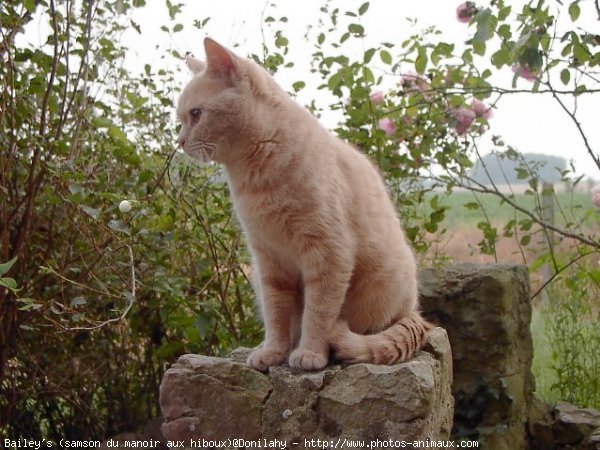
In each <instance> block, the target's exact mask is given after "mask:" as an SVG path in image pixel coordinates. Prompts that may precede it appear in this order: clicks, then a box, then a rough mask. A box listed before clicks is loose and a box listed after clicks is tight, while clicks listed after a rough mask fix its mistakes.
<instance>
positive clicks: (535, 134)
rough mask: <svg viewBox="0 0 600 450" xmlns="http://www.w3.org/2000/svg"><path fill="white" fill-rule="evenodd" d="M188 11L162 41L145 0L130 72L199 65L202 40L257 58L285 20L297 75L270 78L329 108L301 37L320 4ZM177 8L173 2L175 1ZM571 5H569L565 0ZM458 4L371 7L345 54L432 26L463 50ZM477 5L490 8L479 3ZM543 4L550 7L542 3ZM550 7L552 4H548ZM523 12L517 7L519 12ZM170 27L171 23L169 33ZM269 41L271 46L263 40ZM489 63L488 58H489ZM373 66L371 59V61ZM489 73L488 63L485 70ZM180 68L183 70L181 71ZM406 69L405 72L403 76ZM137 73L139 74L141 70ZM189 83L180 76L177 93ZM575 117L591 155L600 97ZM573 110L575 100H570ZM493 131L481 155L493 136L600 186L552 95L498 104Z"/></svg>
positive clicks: (225, 5) (583, 104)
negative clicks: (561, 163)
mask: <svg viewBox="0 0 600 450" xmlns="http://www.w3.org/2000/svg"><path fill="white" fill-rule="evenodd" d="M180 1H181V2H182V3H184V4H185V6H184V8H183V12H182V14H180V15H179V16H178V18H177V19H178V20H177V21H178V22H181V23H182V24H183V25H184V26H185V27H184V30H183V31H182V32H179V33H174V34H171V35H169V34H167V33H164V32H162V31H161V30H160V27H161V26H162V25H164V24H165V23H166V22H167V21H168V13H167V8H166V6H165V1H163V0H147V5H146V7H144V8H141V9H138V10H136V12H135V15H134V20H135V21H136V22H137V23H138V24H139V25H140V27H141V34H138V33H137V32H136V31H135V30H133V28H132V29H131V30H129V31H127V32H126V33H125V34H124V36H123V39H125V40H126V44H127V45H128V47H129V48H130V49H131V51H130V53H129V54H128V55H129V58H128V59H129V61H128V63H129V64H131V66H132V69H133V70H135V69H136V67H135V65H136V64H139V63H140V62H141V63H142V64H143V63H146V62H152V64H153V65H154V66H155V67H156V66H158V67H160V66H161V65H166V64H168V65H172V64H175V63H174V62H173V60H172V59H164V58H162V57H161V56H162V55H163V54H164V51H161V50H164V49H165V48H173V47H174V48H175V49H177V50H178V51H179V52H180V53H182V54H185V52H186V51H191V52H192V53H194V54H195V56H197V57H199V58H201V59H202V57H203V56H204V55H203V47H202V40H203V38H204V37H205V36H210V37H212V38H213V39H215V40H217V41H218V42H220V43H221V44H223V45H226V46H233V45H234V44H238V46H237V47H236V49H235V51H236V53H238V54H240V55H247V54H250V53H257V54H261V53H262V52H261V44H262V42H263V32H264V33H265V34H268V33H269V31H268V30H267V29H265V28H264V26H263V22H262V19H263V17H266V16H269V15H271V16H274V17H276V18H278V17H281V16H286V17H287V18H288V22H287V23H286V24H285V25H283V29H284V30H285V35H286V37H287V38H288V39H289V41H290V56H289V59H290V60H292V61H294V63H295V67H294V68H293V69H290V70H287V71H283V72H282V71H280V72H278V73H277V74H276V75H275V78H276V79H277V81H278V82H279V83H280V84H281V85H282V86H283V87H284V88H285V89H287V90H288V91H291V84H292V83H293V82H295V81H298V80H305V81H306V82H307V87H306V89H305V90H304V91H303V92H302V93H301V95H299V97H298V101H299V102H300V103H304V104H306V103H308V102H309V101H310V100H311V99H312V98H314V97H320V98H321V100H323V101H322V102H320V104H321V105H322V106H325V105H326V104H327V101H328V99H327V96H326V93H324V91H318V90H317V89H316V88H317V85H318V84H319V80H318V79H317V78H315V77H314V76H312V75H311V74H310V61H311V53H312V51H313V48H312V46H311V45H310V44H307V41H306V39H305V37H304V35H305V33H306V31H307V28H308V27H310V26H312V27H318V19H319V18H320V17H324V16H323V14H322V13H320V11H319V9H320V7H321V6H322V4H323V3H324V2H323V0H304V1H298V0H275V1H265V0H193V1H192V0H180ZM172 2H173V3H176V2H177V0H172ZM364 2H365V0H330V2H329V3H330V9H333V8H334V7H336V6H337V7H340V9H341V10H342V11H346V10H352V11H356V10H358V7H359V6H360V5H361V4H362V3H364ZM564 2H565V3H569V0H564ZM460 3H461V2H460V1H455V0H452V1H450V0H419V1H398V0H371V2H370V8H369V10H368V12H367V13H366V15H365V16H363V17H362V18H361V20H362V22H361V23H362V24H363V25H364V27H365V30H366V34H367V37H366V38H365V41H364V42H363V43H361V45H362V47H361V46H355V47H354V48H346V49H345V51H348V52H353V51H355V52H360V53H359V54H362V50H363V48H368V46H369V45H376V44H378V43H380V42H383V41H388V42H394V43H397V44H399V43H401V42H402V41H403V40H405V39H406V38H408V37H409V36H410V35H412V34H415V33H416V32H418V31H419V30H421V29H424V28H425V27H428V26H432V25H434V26H436V27H437V28H438V29H439V30H440V31H441V33H442V34H441V39H443V40H444V41H445V42H451V43H456V44H457V45H458V46H460V45H462V44H463V43H464V41H465V40H466V39H468V38H469V37H470V36H471V34H472V33H473V29H470V28H469V26H468V24H464V23H460V22H458V21H457V20H456V12H455V11H456V7H457V6H458V4H460ZM479 3H481V4H482V5H483V4H485V3H487V0H486V1H485V2H484V1H483V0H481V1H480V2H479ZM507 3H510V4H512V5H513V11H514V10H515V9H517V8H516V6H515V5H523V4H525V3H526V2H523V1H521V2H519V1H508V2H507ZM547 3H548V2H547ZM549 3H553V2H549ZM580 5H581V6H582V14H581V18H580V21H579V22H577V24H578V25H582V26H584V28H585V29H587V30H588V31H592V32H594V33H595V34H600V20H598V18H597V15H596V14H595V12H594V10H593V9H592V2H591V1H582V2H580ZM519 8H520V6H519ZM208 17H210V21H209V22H208V24H207V25H206V26H205V27H204V28H203V29H202V30H198V29H197V28H195V27H194V26H192V23H193V21H194V20H203V19H205V18H208ZM407 17H411V18H415V19H417V25H416V27H412V26H411V25H410V24H409V22H408V21H407V20H405V18H407ZM569 20H570V19H569V18H568V17H561V18H560V22H559V27H572V25H571V24H570V23H569ZM172 25H173V24H172V23H171V26H172ZM267 39H268V38H267ZM488 58H489V56H488ZM375 59H376V58H374V60H375ZM488 66H489V62H488ZM182 67H183V63H182ZM409 68H410V67H407V68H406V69H407V70H408V69H409ZM138 69H140V70H141V67H139V68H138ZM512 78H513V73H512V72H511V71H510V69H509V68H507V67H505V68H503V69H502V71H500V72H499V73H497V74H494V77H493V78H492V82H493V83H494V84H496V85H499V86H503V87H507V88H510V85H511V82H512ZM188 79H189V75H188V74H187V72H186V71H185V70H183V71H182V72H181V83H182V87H183V86H184V85H185V83H186V82H187V80H188ZM557 85H559V86H562V85H561V84H560V82H558V84H557ZM517 87H518V88H522V89H528V88H530V87H531V84H530V83H528V82H527V81H526V80H523V79H519V80H518V86H517ZM577 101H578V105H577V110H578V117H579V119H580V121H581V125H582V127H583V129H584V130H585V132H586V134H587V137H588V139H589V141H590V144H591V146H592V148H593V149H595V151H596V153H600V127H599V126H598V125H600V120H599V118H600V114H599V112H600V98H599V96H598V94H592V95H584V96H581V97H579V98H578V100H577ZM568 104H569V105H572V99H568ZM338 118H339V117H338V116H336V115H335V114H334V113H324V114H323V116H322V119H321V120H322V121H323V122H324V124H325V125H326V126H328V127H330V128H333V127H334V126H335V124H336V121H337V120H338ZM490 125H491V129H490V131H489V132H488V133H486V136H485V137H484V138H482V141H481V142H480V148H481V149H482V150H483V152H484V153H486V152H487V151H490V150H491V149H492V147H493V146H492V144H491V139H490V138H491V136H492V134H494V135H500V136H502V138H503V141H504V142H505V143H506V144H508V145H511V146H513V147H515V148H517V149H518V150H520V151H521V152H523V153H547V154H551V155H555V156H562V157H564V158H566V159H567V160H573V162H574V164H575V167H576V170H577V172H578V173H579V174H584V175H587V176H589V177H592V178H594V179H600V171H598V169H597V167H596V166H595V165H594V163H593V161H592V159H591V157H590V156H589V155H588V154H587V151H586V149H585V147H584V145H583V141H582V138H581V136H580V135H579V134H578V132H577V129H576V128H575V126H574V124H573V123H572V122H571V121H570V119H569V117H568V116H567V115H566V114H565V113H564V112H563V111H562V110H561V109H560V107H559V105H558V103H557V102H556V101H555V100H554V99H552V97H551V95H531V94H511V95H507V96H505V97H503V98H502V100H501V101H500V102H499V103H498V104H497V109H495V111H494V117H493V118H492V119H491V121H490Z"/></svg>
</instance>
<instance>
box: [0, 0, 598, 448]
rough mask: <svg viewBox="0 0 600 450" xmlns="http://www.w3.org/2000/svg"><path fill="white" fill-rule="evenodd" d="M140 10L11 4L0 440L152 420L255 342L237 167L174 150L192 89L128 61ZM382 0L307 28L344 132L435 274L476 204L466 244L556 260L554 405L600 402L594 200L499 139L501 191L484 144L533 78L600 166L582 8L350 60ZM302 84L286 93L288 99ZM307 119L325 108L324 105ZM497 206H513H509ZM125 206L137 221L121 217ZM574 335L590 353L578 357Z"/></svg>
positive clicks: (2, 51)
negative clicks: (192, 370) (35, 25)
mask: <svg viewBox="0 0 600 450" xmlns="http://www.w3.org/2000/svg"><path fill="white" fill-rule="evenodd" d="M144 3H145V2H144V1H143V0H131V1H129V0H118V1H110V0H107V1H93V0H91V1H90V0H88V1H86V2H77V1H66V0H64V1H58V0H57V1H55V0H45V1H44V0H42V1H40V0H24V1H16V2H4V3H2V4H1V5H0V24H1V29H2V33H1V35H0V37H1V42H0V56H1V57H2V65H1V66H0V123H1V124H2V128H1V129H2V132H0V262H2V263H4V264H2V265H0V286H4V287H0V430H2V434H6V435H10V436H12V438H14V439H16V438H19V437H25V438H30V439H36V438H42V437H44V438H48V439H60V438H61V437H65V436H68V437H69V438H78V437H88V438H91V437H95V438H102V437H105V436H109V435H112V434H115V433H117V432H120V431H123V430H133V429H136V428H138V427H139V426H141V425H142V424H143V423H144V422H145V421H146V420H147V419H148V418H150V417H152V416H155V415H157V414H158V410H157V392H158V384H159V382H160V378H161V375H162V373H163V371H164V370H165V367H167V365H168V364H169V363H170V362H172V361H173V360H174V359H175V358H176V357H177V356H178V355H180V354H182V353H183V352H201V353H206V354H219V353H221V352H224V351H226V350H228V349H230V348H232V347H234V346H237V345H240V344H244V345H253V344H255V343H257V342H258V340H259V339H260V327H259V325H258V324H257V323H256V321H255V319H254V315H253V312H252V294H251V289H250V287H249V283H248V275H249V268H248V257H247V254H246V253H245V250H244V246H243V242H242V241H243V239H242V236H241V235H240V232H239V229H238V227H237V226H236V224H235V220H234V218H233V216H232V211H231V205H230V202H229V198H228V195H227V189H226V184H225V182H224V179H223V176H222V174H221V172H220V171H219V169H218V168H216V167H212V166H210V167H204V168H200V167H195V166H194V165H193V164H192V163H191V162H190V161H188V160H187V159H185V158H184V157H182V155H181V154H180V153H179V152H178V151H177V150H176V148H175V142H176V128H177V124H176V123H175V122H174V120H173V119H174V117H173V109H174V104H173V99H174V98H175V97H176V95H177V90H178V89H179V88H180V87H181V86H178V85H177V83H176V82H175V75H174V73H172V72H170V71H168V70H166V69H162V68H155V67H152V66H150V65H145V66H144V68H143V70H141V71H140V72H139V73H132V72H130V71H127V70H125V68H124V58H125V56H126V52H127V48H126V47H125V46H124V44H123V43H122V42H121V40H120V39H119V36H120V35H121V34H122V33H123V31H124V30H125V29H126V28H127V27H133V28H135V29H137V28H136V27H137V24H136V23H135V22H133V21H132V15H131V11H132V10H133V9H134V8H139V7H144ZM167 6H168V9H169V18H168V19H167V18H165V25H164V31H165V33H167V34H169V33H177V32H179V31H181V29H182V27H183V25H181V24H180V23H178V22H177V20H176V18H177V16H178V14H179V13H180V10H181V5H178V4H175V3H172V2H170V1H167ZM457 6H458V5H457ZM369 7H370V5H369V3H368V2H366V3H364V4H362V5H361V6H360V7H359V8H358V9H356V10H349V11H345V10H340V9H338V8H334V7H333V6H332V5H331V4H330V3H328V2H325V3H324V4H323V6H322V9H321V13H322V15H321V17H320V18H319V21H318V25H317V26H315V27H313V28H311V30H309V31H308V32H307V39H308V41H309V42H310V43H311V44H312V45H313V46H314V52H313V60H312V69H313V72H314V74H315V75H316V76H317V77H318V79H319V80H320V81H319V83H320V86H319V89H320V90H321V92H322V93H323V94H325V93H327V96H325V97H326V98H332V102H331V104H330V105H327V106H326V108H327V109H329V110H334V111H339V112H341V113H342V114H341V117H342V120H341V121H340V123H339V125H338V126H337V128H336V130H335V132H336V133H337V134H338V135H340V136H341V137H342V138H344V139H346V140H348V141H349V142H351V143H353V144H354V145H356V146H357V147H359V148H360V149H361V150H362V151H364V152H365V153H367V154H368V155H369V156H370V157H371V158H372V159H373V160H374V161H375V162H376V163H377V164H378V166H379V167H380V169H381V171H382V173H383V175H384V176H385V178H386V182H387V183H388V185H389V187H390V190H391V192H392V195H393V197H394V199H395V201H396V202H397V204H398V208H399V210H400V213H401V215H402V217H403V219H404V222H405V225H406V229H407V233H408V236H409V238H410V239H411V241H412V242H413V244H414V246H415V248H416V249H417V250H418V251H419V252H420V255H421V258H422V260H423V261H426V262H427V263H428V264H430V263H434V264H444V263H447V262H448V261H449V260H450V259H451V258H450V257H449V255H447V254H443V252H442V253H440V252H437V251H435V252H434V251H432V250H433V249H435V248H437V247H436V245H435V244H436V242H439V241H440V240H443V239H444V236H446V235H447V233H448V225H447V224H451V223H452V220H451V218H452V217H453V216H456V215H457V214H458V215H464V214H465V213H469V214H473V216H474V217H475V219H474V221H475V222H476V223H475V225H476V227H477V229H478V230H479V231H478V233H479V238H478V239H479V240H478V241H477V242H475V243H474V246H473V251H476V252H478V253H479V254H481V255H484V256H488V257H489V258H491V260H498V259H502V256H501V255H499V252H498V245H499V244H501V243H502V242H505V241H506V240H509V241H511V242H513V243H514V244H515V249H516V252H517V257H518V259H519V260H520V261H521V262H523V263H525V264H528V265H529V266H530V268H531V270H532V273H535V272H536V271H537V270H538V269H540V268H547V271H546V272H547V273H546V275H547V276H545V278H543V279H542V280H541V281H540V282H539V283H538V286H537V287H545V286H551V289H550V288H548V289H545V290H544V292H545V293H546V294H545V295H546V298H545V300H544V302H540V305H541V306H540V309H541V310H543V311H544V317H545V318H546V319H545V320H544V322H543V323H542V325H541V326H542V328H543V330H542V333H541V335H543V336H545V339H547V340H549V342H550V343H551V345H552V348H553V354H552V355H550V356H549V357H550V359H551V362H550V365H548V364H547V363H548V361H542V362H540V361H539V360H538V362H537V366H536V370H537V371H538V374H539V375H540V377H542V376H543V375H544V374H547V373H548V371H550V373H551V378H552V380H553V381H552V382H551V383H550V384H549V385H548V386H547V392H546V393H547V395H551V394H552V395H558V396H559V397H561V398H566V399H567V400H571V401H575V402H577V403H579V404H581V405H596V406H598V405H600V389H598V375H597V374H598V373H600V365H599V361H598V358H597V357H596V358H595V359H594V358H591V357H590V351H592V353H593V350H589V349H593V348H594V347H593V345H595V348H598V346H597V344H598V343H600V336H599V334H598V333H599V332H598V329H599V327H598V322H599V320H598V319H599V317H598V311H599V309H598V304H597V299H598V298H600V295H598V294H599V293H600V290H599V285H600V267H599V266H598V257H597V255H598V251H599V250H600V238H599V226H600V222H599V221H600V217H599V214H598V209H596V208H595V207H594V206H593V205H592V204H591V202H590V201H587V202H585V201H584V202H583V203H580V201H579V199H580V197H577V196H575V195H574V194H573V195H567V196H566V197H565V196H560V195H557V194H555V193H554V192H553V191H552V190H551V189H550V188H549V187H547V186H546V187H544V186H543V181H544V179H543V176H542V172H543V171H547V170H548V167H544V165H543V164H542V163H535V162H534V163H532V162H531V161H530V160H528V159H527V158H524V157H523V155H522V154H521V153H519V151H517V150H516V149H514V148H512V147H511V146H510V145H506V144H504V143H503V142H502V139H501V137H499V136H494V138H493V141H494V143H495V144H496V150H495V153H494V155H495V157H496V158H498V159H502V160H507V161H510V162H511V163H512V167H509V168H507V169H505V170H506V171H508V172H510V173H509V174H506V173H505V175H506V178H507V179H509V178H510V177H512V176H513V175H514V176H516V178H517V179H519V180H522V181H524V182H525V183H526V186H527V188H526V190H525V193H524V194H517V193H515V192H514V191H511V190H509V191H504V190H501V189H499V188H498V186H497V185H496V184H495V183H494V182H493V179H491V176H490V173H489V170H487V165H486V164H487V162H486V161H487V160H486V159H484V158H481V157H480V150H479V143H480V139H481V136H482V135H483V134H485V133H491V131H488V130H489V129H490V128H492V129H493V118H492V115H491V111H492V110H493V108H495V107H497V106H498V105H499V104H500V102H501V100H502V98H503V97H504V96H507V95H511V94H512V93H515V92H522V91H523V88H517V80H519V79H521V78H522V79H524V80H529V81H530V84H528V85H527V89H526V91H528V92H530V93H531V95H550V96H552V97H553V98H555V100H556V101H557V102H558V103H559V104H560V105H561V107H562V108H563V110H564V112H565V118H566V119H567V120H566V122H565V126H572V127H575V128H576V129H577V130H578V132H579V133H580V135H581V137H582V140H583V142H584V144H585V145H586V148H587V150H588V153H589V157H590V161H591V162H592V163H593V164H595V165H596V166H598V169H599V172H600V158H599V155H598V152H597V151H595V150H594V149H593V148H592V147H591V145H590V143H589V142H588V140H587V139H586V134H585V130H583V128H582V126H581V124H580V122H579V120H578V118H577V109H576V103H573V102H574V101H576V99H577V98H578V97H579V96H581V95H597V93H598V77H597V67H598V64H599V63H600V52H599V51H598V47H599V45H600V38H599V37H598V36H597V35H595V34H593V33H589V32H587V31H585V30H584V29H582V28H581V27H579V26H578V24H577V20H578V17H579V15H580V2H578V1H574V2H570V3H569V4H565V5H564V6H562V7H560V5H552V7H551V6H549V5H547V4H546V3H545V2H543V1H535V2H530V3H528V4H526V5H525V6H518V7H517V6H513V5H511V3H509V2H504V1H498V0H494V1H491V2H489V4H487V3H485V4H484V3H482V4H478V5H475V4H471V3H469V2H467V4H464V5H461V6H460V8H463V9H460V8H459V13H458V16H459V19H460V20H461V21H464V22H465V36H464V37H465V40H466V41H467V44H466V45H458V44H457V43H452V42H445V41H444V37H443V36H441V35H440V34H439V33H438V32H437V31H436V30H435V29H433V28H429V29H425V30H419V31H418V32H415V34H414V35H413V36H412V37H411V38H410V39H408V40H406V41H405V42H398V43H389V42H382V43H381V44H380V45H378V46H374V47H370V48H364V47H362V48H364V51H363V52H362V54H361V55H360V56H359V57H353V56H350V55H351V54H352V53H351V52H347V51H346V48H347V47H348V46H351V45H354V44H355V43H356V42H358V43H361V42H363V39H364V36H365V35H366V33H367V32H368V30H365V28H364V26H363V25H362V23H361V17H362V16H364V15H365V14H368V11H369ZM371 7H372V6H371ZM460 11H462V12H460ZM269 13H270V15H266V16H265V20H264V27H265V28H264V30H263V31H264V35H265V42H264V49H263V50H264V51H263V54H262V55H250V56H251V57H253V58H254V59H256V60H257V61H259V62H260V63H262V64H263V65H264V66H265V67H267V68H268V69H269V70H271V71H272V72H277V71H285V70H287V69H289V68H290V67H291V66H293V63H291V62H290V61H289V60H288V55H289V48H290V46H291V45H293V44H292V43H290V42H289V40H288V39H287V38H286V35H285V27H286V23H287V18H286V17H278V16H277V14H276V13H277V11H276V9H275V8H272V9H271V10H269ZM559 13H562V14H563V15H568V16H569V18H570V20H571V27H570V29H569V30H568V31H564V30H558V29H557V28H556V21H557V17H558V16H559ZM34 15H40V16H41V17H43V18H44V19H45V20H46V21H47V27H48V40H47V41H46V42H45V43H44V44H43V45H41V46H40V47H36V46H32V45H31V44H28V43H26V41H25V40H23V39H20V37H21V36H22V35H23V33H24V32H25V30H26V28H27V25H28V23H30V22H31V21H32V20H33V18H34ZM465 19H466V20H465ZM207 20H208V18H207V19H206V20H204V21H199V22H197V23H196V24H195V26H196V27H197V28H200V29H201V28H202V27H203V26H204V25H205V24H206V22H207ZM452 20H454V19H452ZM138 28H139V27H138ZM166 56H169V57H173V58H178V59H181V57H182V55H180V54H178V53H177V52H176V51H175V50H172V51H170V53H169V54H168V55H166ZM382 67H383V69H381V68H382ZM510 68H512V69H513V71H514V78H513V84H512V87H500V86H494V84H493V83H492V82H491V80H492V78H493V77H492V75H493V73H494V72H495V71H499V70H510ZM522 81H523V80H521V82H522ZM390 86H391V88H390ZM305 88H306V82H305V81H303V80H300V81H298V82H296V83H294V84H293V90H294V91H295V93H297V92H299V91H301V90H303V89H305ZM309 107H310V108H311V109H312V110H313V111H314V112H315V114H320V113H322V109H321V108H323V106H319V104H318V102H315V101H313V102H311V103H310V105H309ZM475 162H476V163H477V164H478V167H479V171H480V172H479V174H478V175H477V176H475V173H474V169H473V166H474V163H475ZM481 170H483V173H484V174H485V175H486V176H487V177H488V178H490V179H489V180H487V181H488V182H486V180H485V177H484V178H482V176H481ZM556 173H557V175H558V177H559V179H560V180H561V182H564V183H565V184H566V185H567V186H568V187H569V189H573V188H574V187H577V186H578V185H580V184H581V178H580V177H578V176H577V174H575V173H573V172H572V170H571V169H569V168H568V167H567V168H565V167H560V168H559V169H558V170H557V171H556ZM458 188H460V189H461V192H460V195H458V196H457V193H456V190H457V189H458ZM465 195H467V196H468V197H467V198H465ZM544 197H546V198H548V197H550V198H551V199H553V203H554V204H555V210H556V211H558V213H557V214H556V215H557V216H558V219H557V220H556V221H549V219H548V216H547V211H546V206H544V205H545V203H544V200H543V198H544ZM457 198H459V199H460V200H459V201H458V202H457V200H456V199H457ZM490 198H492V199H497V201H496V203H500V205H501V207H503V208H508V213H507V214H504V213H503V214H501V215H499V216H496V215H494V214H493V213H492V209H493V208H494V206H491V205H493V204H494V201H493V200H490ZM123 199H129V200H130V201H131V203H132V205H133V209H132V211H131V212H128V213H122V212H121V211H120V210H119V208H118V204H119V202H120V201H121V200H123ZM463 200H464V201H463ZM588 200H589V199H588ZM449 218H450V220H449ZM534 292H537V289H534ZM539 292H542V291H541V290H540V291H539ZM539 297H540V296H538V297H537V298H538V301H539ZM542 303H543V304H542ZM573 336H575V337H576V339H575V338H573ZM579 339H581V341H580V340H579ZM577 342H585V343H587V344H589V347H587V348H589V349H588V350H583V347H579V348H580V350H581V351H579V352H578V353H577V354H574V353H573V351H572V349H573V346H574V345H578V344H576V343H577ZM596 353H597V352H596ZM578 355H579V356H578ZM594 383H595V384H594ZM584 386H585V389H587V390H586V391H582V388H583V387H584ZM590 386H591V387H590ZM594 386H595V387H594Z"/></svg>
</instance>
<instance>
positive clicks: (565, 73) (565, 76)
mask: <svg viewBox="0 0 600 450" xmlns="http://www.w3.org/2000/svg"><path fill="white" fill-rule="evenodd" d="M570 80H571V72H569V69H563V70H562V71H561V72H560V81H562V82H563V84H569V81H570Z"/></svg>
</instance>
